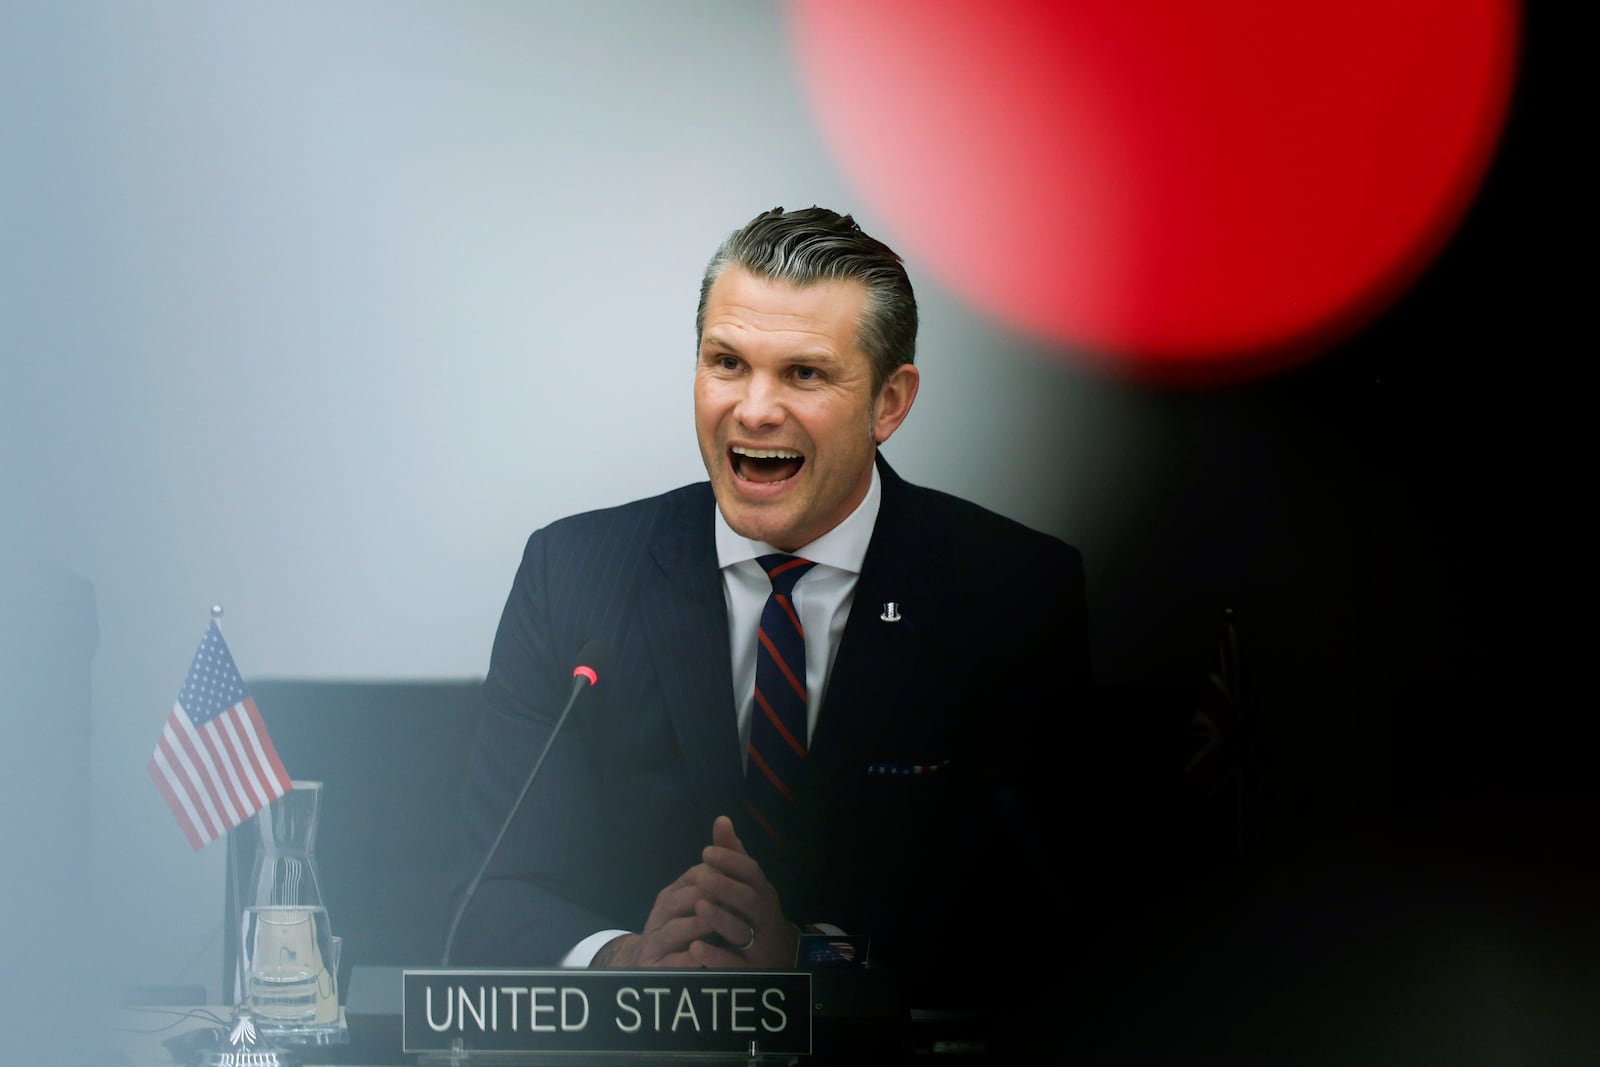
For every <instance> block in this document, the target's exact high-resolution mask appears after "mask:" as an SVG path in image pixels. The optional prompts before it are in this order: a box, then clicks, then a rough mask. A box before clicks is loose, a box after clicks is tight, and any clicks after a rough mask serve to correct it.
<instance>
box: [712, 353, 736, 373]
mask: <svg viewBox="0 0 1600 1067" xmlns="http://www.w3.org/2000/svg"><path fill="white" fill-rule="evenodd" d="M717 364H718V366H720V367H721V368H722V369H723V370H738V369H739V361H738V360H737V359H735V358H734V357H732V356H723V357H722V358H721V359H719V360H718V361H717Z"/></svg>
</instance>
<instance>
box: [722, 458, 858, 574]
mask: <svg viewBox="0 0 1600 1067" xmlns="http://www.w3.org/2000/svg"><path fill="white" fill-rule="evenodd" d="M882 498H883V487H882V484H881V483H880V482H879V480H878V465H877V464H876V463H874V464H873V465H872V483H871V484H870V485H868V486H867V495H866V496H864V497H862V498H861V503H859V504H857V505H856V509H855V510H854V511H852V512H851V513H850V514H849V515H846V516H845V517H844V520H843V521H842V522H840V523H839V525H837V526H835V527H834V528H833V529H831V530H829V531H828V532H827V533H825V534H823V535H822V536H821V537H819V538H817V539H816V540H815V541H812V542H811V543H810V544H809V545H802V546H800V548H799V549H797V550H796V551H795V553H794V555H797V556H802V557H804V558H805V559H809V560H811V561H812V562H813V563H821V564H825V565H826V566H829V567H837V568H838V569H839V570H842V571H849V572H850V573H852V574H860V573H861V562H862V560H864V559H866V558H867V545H868V544H869V543H870V542H871V541H872V528H873V527H874V526H876V525H877V523H878V503H879V501H880V500H882ZM712 510H713V511H714V512H716V531H717V566H718V567H719V568H722V569H727V568H728V567H731V566H733V565H734V564H735V563H743V562H744V561H745V560H747V559H755V558H756V557H758V556H765V555H769V554H771V553H773V552H777V551H779V549H776V548H773V547H772V546H771V545H769V544H767V543H766V542H765V541H752V540H750V539H749V538H748V537H742V536H740V535H739V534H737V533H734V531H733V527H731V526H729V525H728V520H727V519H725V518H723V517H722V509H721V508H719V507H717V506H716V505H714V504H713V505H712Z"/></svg>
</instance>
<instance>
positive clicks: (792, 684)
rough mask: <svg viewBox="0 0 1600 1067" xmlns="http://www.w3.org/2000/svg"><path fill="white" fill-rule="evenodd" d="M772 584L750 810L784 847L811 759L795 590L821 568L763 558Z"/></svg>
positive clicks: (748, 783) (755, 717)
mask: <svg viewBox="0 0 1600 1067" xmlns="http://www.w3.org/2000/svg"><path fill="white" fill-rule="evenodd" d="M756 562H757V563H759V564H761V569H762V570H764V571H766V572H767V578H768V579H769V580H770V581H771V582H772V594H771V595H770V596H769V597H767V605H766V607H765V608H763V609H762V610H761V629H760V631H759V632H758V633H757V635H756V636H757V644H756V692H755V708H754V709H753V711H752V712H751V718H750V749H749V753H748V755H749V759H748V766H746V768H745V788H746V794H747V798H748V800H747V808H748V810H749V812H750V816H751V818H753V819H754V820H755V821H756V823H757V825H759V826H760V827H761V828H762V829H763V830H764V831H766V833H767V835H768V836H769V837H771V838H772V839H773V840H774V841H775V842H777V843H778V844H780V845H781V844H783V828H784V824H785V823H787V822H788V815H789V812H790V811H791V810H793V808H794V789H795V787H796V786H798V785H799V783H800V777H801V774H802V772H803V771H804V769H805V758H806V641H805V636H806V631H805V627H803V626H801V625H800V616H798V615H797V614H795V610H794V597H793V594H794V586H795V583H796V582H798V581H799V580H800V578H801V576H802V575H804V574H805V573H806V572H807V571H809V570H810V569H811V568H812V567H815V566H816V564H815V563H813V562H811V561H810V560H808V559H801V558H800V557H799V556H789V555H783V554H781V553H780V554H774V555H771V556H762V557H761V558H759V559H758V560H756Z"/></svg>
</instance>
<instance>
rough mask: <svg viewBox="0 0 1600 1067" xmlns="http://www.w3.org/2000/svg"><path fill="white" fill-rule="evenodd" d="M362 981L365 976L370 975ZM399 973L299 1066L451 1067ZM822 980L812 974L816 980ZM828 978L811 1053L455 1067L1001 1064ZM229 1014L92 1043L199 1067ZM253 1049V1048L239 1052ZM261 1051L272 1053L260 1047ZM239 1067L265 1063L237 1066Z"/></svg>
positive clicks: (952, 1014)
mask: <svg viewBox="0 0 1600 1067" xmlns="http://www.w3.org/2000/svg"><path fill="white" fill-rule="evenodd" d="M363 972H365V973H363ZM400 973H401V969H400V968H370V969H358V970H357V972H356V973H355V974H353V975H352V976H351V980H350V983H349V985H350V988H349V989H348V990H347V992H346V994H345V998H344V1000H345V1003H344V1004H343V1005H342V1006H341V1009H340V1011H341V1016H342V1019H343V1022H344V1027H345V1031H346V1034H347V1038H348V1039H347V1040H346V1041H343V1042H340V1043H337V1044H329V1045H324V1046H305V1045H295V1046H289V1048H288V1051H290V1052H291V1053H292V1055H293V1057H294V1059H293V1060H292V1061H290V1062H292V1063H294V1064H297V1065H298V1067H445V1065H447V1064H452V1059H451V1056H450V1053H449V1052H444V1051H432V1052H422V1053H418V1052H407V1051H405V1050H404V1041H403V1037H402V1029H403V1015H402V1011H401V1007H400V999H401V998H400V996H399V995H398V990H399V986H400ZM814 977H816V976H815V975H813V978H814ZM838 977H839V976H830V975H824V976H823V979H824V980H823V982H822V983H821V985H820V986H817V987H813V988H812V990H811V991H812V993H813V995H814V996H815V997H816V998H817V1007H818V1008H819V1009H822V1010H819V1012H818V1013H817V1015H816V1016H815V1017H814V1018H813V1019H812V1020H811V1028H810V1031H811V1049H810V1051H809V1052H805V1053H802V1054H789V1053H778V1054H760V1055H757V1056H754V1057H752V1056H750V1055H748V1054H739V1053H731V1052H718V1053H714V1054H713V1053H704V1054H699V1053H694V1052H688V1053H685V1052H673V1053H665V1052H659V1051H657V1052H647V1053H626V1054H623V1053H615V1052H599V1053H595V1052H556V1053H542V1052H541V1053H529V1052H521V1053H501V1054H494V1053H484V1052H472V1053H469V1054H468V1055H467V1056H466V1057H465V1058H462V1059H460V1060H459V1061H457V1063H458V1067H568V1065H582V1067H644V1065H650V1064H671V1065H674V1067H696V1065H700V1064H704V1065H706V1067H730V1065H734V1064H737V1065H739V1067H780V1065H782V1067H866V1065H868V1064H870V1065H872V1067H892V1065H894V1064H896V1063H905V1064H913V1063H915V1064H931V1065H949V1067H978V1065H988V1064H990V1063H993V1062H995V1061H994V1060H992V1059H991V1058H990V1057H989V1056H988V1054H987V1052H986V1049H985V1045H984V1043H983V1040H982V1037H981V1031H980V1029H979V1028H978V1027H977V1026H976V1024H975V1021H974V1018H973V1017H972V1015H971V1013H968V1012H961V1011H949V1010H916V1011H912V1010H903V1011H895V1010H885V1006H884V1004H883V1003H882V1001H881V999H880V1000H877V1001H875V999H874V996H873V992H874V990H873V987H872V985H871V984H870V983H868V982H863V981H862V980H861V979H862V975H861V974H860V973H857V974H855V975H851V976H848V981H847V982H845V983H843V984H841V983H840V982H838V981H837V978H838ZM234 1019H235V1016H234V1012H233V1010H232V1008H231V1007H225V1006H218V1005H212V1006H207V1005H128V1006H119V1007H118V1008H117V1009H115V1010H114V1011H112V1012H111V1013H110V1017H109V1018H107V1019H106V1020H105V1022H104V1024H103V1025H102V1026H101V1027H100V1028H99V1029H98V1030H97V1031H96V1032H95V1034H94V1035H93V1039H94V1040H93V1044H94V1051H95V1053H96V1056H95V1061H94V1062H97V1063H103V1064H117V1065H120V1067H175V1065H179V1064H186V1065H192V1064H195V1063H197V1062H198V1060H197V1058H196V1057H197V1056H198V1055H200V1054H202V1053H203V1052H205V1051H211V1050H215V1051H220V1052H227V1051H231V1050H233V1049H234V1048H235V1046H230V1045H229V1044H228V1035H229V1031H230V1029H231V1028H232V1025H233V1023H234ZM238 1047H245V1048H247V1047H249V1046H238ZM257 1047H258V1048H264V1047H267V1046H257ZM224 1062H235V1063H238V1064H239V1065H240V1067H255V1065H258V1064H263V1063H265V1062H266V1061H262V1060H254V1061H252V1060H248V1059H236V1060H234V1061H224Z"/></svg>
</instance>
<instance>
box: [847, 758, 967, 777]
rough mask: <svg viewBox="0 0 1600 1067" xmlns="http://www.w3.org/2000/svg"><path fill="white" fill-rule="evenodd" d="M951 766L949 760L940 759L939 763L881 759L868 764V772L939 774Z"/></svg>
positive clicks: (872, 773) (878, 773) (875, 773)
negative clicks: (899, 761) (898, 761)
mask: <svg viewBox="0 0 1600 1067" xmlns="http://www.w3.org/2000/svg"><path fill="white" fill-rule="evenodd" d="M949 766H950V761H949V760H940V761H939V762H938V763H897V762H895V761H893V760H880V761H878V762H877V763H869V764H867V773H868V774H870V775H880V774H882V775H918V774H938V773H939V772H940V771H942V770H945V769H947V768H948V767H949Z"/></svg>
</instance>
